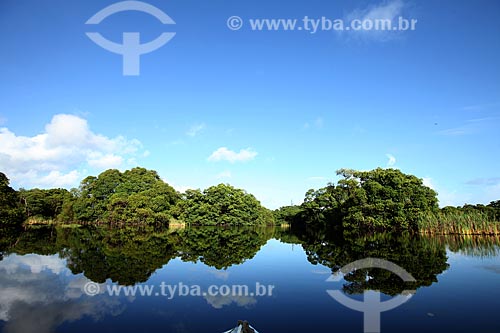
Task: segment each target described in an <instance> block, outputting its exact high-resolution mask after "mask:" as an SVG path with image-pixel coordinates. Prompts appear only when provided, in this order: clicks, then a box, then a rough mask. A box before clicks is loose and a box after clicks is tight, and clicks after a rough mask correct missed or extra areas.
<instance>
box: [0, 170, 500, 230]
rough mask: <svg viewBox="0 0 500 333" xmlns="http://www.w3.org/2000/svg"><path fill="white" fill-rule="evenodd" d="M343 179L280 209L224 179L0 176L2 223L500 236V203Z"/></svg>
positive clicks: (406, 179)
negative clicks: (192, 186)
mask: <svg viewBox="0 0 500 333" xmlns="http://www.w3.org/2000/svg"><path fill="white" fill-rule="evenodd" d="M337 175H339V176H341V179H340V180H339V181H338V182H337V183H336V184H335V183H329V184H327V186H325V187H323V188H320V189H318V190H314V189H311V190H309V191H307V193H306V194H305V199H304V202H303V203H302V204H301V205H297V206H286V207H282V208H280V209H278V210H276V211H274V212H272V211H270V210H268V209H266V208H265V207H263V206H262V205H261V204H260V202H259V201H258V200H257V199H256V198H255V197H254V196H253V195H251V194H249V193H247V192H245V191H244V190H242V189H237V188H234V187H232V186H230V185H225V184H220V185H217V186H212V187H209V188H207V189H205V190H203V191H201V190H187V191H186V192H185V193H179V192H177V191H176V190H175V189H174V188H172V187H171V186H170V185H168V184H167V183H165V182H164V181H163V180H162V179H161V178H160V177H159V175H158V173H157V172H156V171H153V170H147V169H144V168H134V169H131V170H127V171H125V172H120V171H118V170H114V169H112V170H107V171H104V172H103V173H101V174H100V175H99V176H97V177H94V176H89V177H87V178H85V179H84V180H83V181H82V182H81V184H80V186H79V188H78V189H72V190H71V191H67V190H65V189H50V190H41V189H31V190H24V189H20V190H19V191H15V190H14V189H12V188H11V187H9V181H8V179H7V177H6V176H5V175H4V174H3V173H0V225H1V224H4V225H5V224H14V225H16V224H20V223H22V222H23V221H26V222H27V223H37V222H42V223H46V222H56V223H84V224H111V225H123V224H126V225H130V224H138V225H169V224H171V223H185V224H187V225H228V226H242V225H272V224H281V223H287V224H295V225H310V226H311V225H312V226H317V227H321V228H323V227H326V228H329V229H334V230H337V231H343V232H376V231H386V230H396V231H411V232H426V233H441V234H442V233H457V234H460V233H465V234H475V233H482V234H499V233H500V224H499V223H498V222H496V221H498V220H499V219H500V201H495V202H492V203H490V204H489V205H465V206H463V207H445V208H443V209H439V207H438V199H437V193H436V192H435V191H434V190H432V189H431V188H429V187H427V186H425V185H424V184H423V181H422V179H420V178H418V177H415V176H413V175H408V174H404V173H402V172H401V171H400V170H397V169H382V168H377V169H374V170H371V171H356V170H350V169H341V170H339V171H337Z"/></svg>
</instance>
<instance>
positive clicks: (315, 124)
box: [304, 117, 325, 129]
mask: <svg viewBox="0 0 500 333" xmlns="http://www.w3.org/2000/svg"><path fill="white" fill-rule="evenodd" d="M324 124H325V121H324V120H323V118H322V117H317V118H316V119H315V120H314V121H312V122H306V123H304V129H309V128H311V127H314V128H317V129H320V128H323V125H324Z"/></svg>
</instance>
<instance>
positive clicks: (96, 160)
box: [87, 153, 134, 169]
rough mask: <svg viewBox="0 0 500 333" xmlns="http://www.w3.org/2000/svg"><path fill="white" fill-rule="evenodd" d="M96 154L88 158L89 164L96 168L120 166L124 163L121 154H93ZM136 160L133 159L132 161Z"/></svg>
mask: <svg viewBox="0 0 500 333" xmlns="http://www.w3.org/2000/svg"><path fill="white" fill-rule="evenodd" d="M92 155H94V156H93V157H92V158H89V159H88V161H87V162H88V164H89V166H90V167H92V168H96V169H113V168H118V167H120V165H122V163H123V158H122V157H121V156H118V155H115V154H106V155H103V154H101V153H97V154H92ZM133 161H134V160H133V159H132V160H131V162H133Z"/></svg>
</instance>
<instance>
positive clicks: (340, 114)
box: [0, 0, 500, 208]
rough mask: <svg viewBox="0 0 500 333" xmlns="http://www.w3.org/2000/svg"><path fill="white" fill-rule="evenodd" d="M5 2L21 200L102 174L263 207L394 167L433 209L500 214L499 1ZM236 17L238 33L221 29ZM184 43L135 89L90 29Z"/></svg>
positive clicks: (9, 151) (5, 165)
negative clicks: (314, 27)
mask: <svg viewBox="0 0 500 333" xmlns="http://www.w3.org/2000/svg"><path fill="white" fill-rule="evenodd" d="M116 2H117V1H103V0H100V1H88V0H85V1H83V0H71V1H70V0H44V1H38V0H0V41H1V52H0V75H1V78H2V79H1V80H0V128H2V129H1V130H0V171H2V172H4V173H6V174H7V175H8V177H9V178H10V179H11V183H12V185H13V186H14V187H15V188H18V187H25V188H31V187H34V186H37V187H49V188H50V187H58V186H63V187H67V188H70V187H74V186H77V185H78V183H79V181H80V180H81V179H83V178H84V177H85V176H86V175H89V174H94V175H95V174H98V173H99V172H101V171H102V170H104V169H107V168H109V167H116V168H119V169H121V170H124V169H128V168H131V167H134V166H137V165H139V166H143V167H146V168H150V169H154V170H157V171H158V172H159V174H160V175H161V176H162V177H163V178H164V179H165V180H166V181H167V182H169V183H170V184H171V185H173V186H174V187H176V188H177V189H179V190H183V189H185V188H206V187H208V186H210V185H214V184H218V183H221V182H223V183H230V184H232V185H234V186H237V187H241V188H244V189H246V190H247V191H248V192H250V193H253V194H254V195H255V196H256V197H257V198H258V199H259V200H261V202H262V203H263V204H264V205H266V206H267V207H269V208H276V207H279V206H281V205H286V204H290V202H293V203H300V202H301V200H302V199H303V197H304V193H305V192H306V191H307V190H308V189H309V188H319V187H322V186H324V185H325V184H326V183H327V182H329V181H335V180H337V178H336V176H335V171H336V170H337V169H339V168H354V169H363V170H365V169H373V168H376V167H389V166H391V167H395V168H399V169H401V170H402V171H403V172H406V173H411V174H415V175H417V176H419V177H421V178H424V179H425V182H426V184H429V185H430V186H432V187H433V188H434V189H436V190H437V191H438V193H439V198H440V201H441V205H449V204H453V205H461V204H464V203H466V202H467V203H488V202H489V201H492V200H497V199H500V173H499V169H498V165H499V164H500V163H499V162H500V158H499V154H498V148H499V143H500V140H499V139H500V134H499V130H498V129H499V127H500V61H499V60H498V59H500V40H499V39H498V36H499V35H500V21H499V20H498V13H499V12H500V3H499V2H498V1H495V0H480V1H450V0H445V1H439V2H436V1H432V2H431V1H412V2H410V1H401V0H396V1H348V0H345V1H289V2H287V3H286V5H284V3H283V2H281V1H269V0H266V1H264V0H256V1H218V0H213V1H191V0H148V1H146V2H147V3H149V4H151V5H154V6H156V7H157V8H159V9H161V10H162V11H163V12H165V13H167V14H168V15H169V16H170V17H171V18H172V19H173V20H174V21H175V22H176V24H175V25H166V26H165V25H162V24H161V23H160V22H159V21H158V20H157V19H156V18H154V17H152V16H150V15H148V14H145V13H141V12H137V11H127V12H122V13H116V14H114V15H112V16H109V17H108V18H106V19H105V20H104V21H102V23H101V24H99V25H96V26H89V25H86V24H85V22H86V21H87V20H88V19H89V18H90V17H92V16H93V15H94V14H95V13H97V12H98V11H99V10H101V9H103V8H104V7H106V6H108V5H111V4H113V3H116ZM233 15H237V16H240V17H241V18H242V19H243V27H242V28H241V29H240V30H238V31H233V30H230V29H228V27H227V25H226V21H227V19H228V18H229V17H230V16H233ZM373 15H381V18H386V17H389V18H391V19H392V18H394V17H397V16H403V17H405V18H413V19H417V20H418V23H417V25H416V30H415V31H404V32H392V31H391V32H374V31H364V32H353V31H350V32H333V31H318V32H316V33H314V34H312V33H310V32H309V31H304V30H302V31H252V29H251V28H250V25H249V21H248V20H249V19H255V18H270V19H272V18H286V19H288V18H290V19H298V20H300V19H302V18H303V17H304V16H308V17H311V18H321V17H323V16H324V17H327V18H331V19H342V18H344V19H347V18H360V19H362V18H366V17H373ZM165 31H167V32H175V33H176V35H175V37H174V38H173V39H172V40H171V41H170V42H168V43H167V44H166V45H164V46H163V47H161V48H159V49H158V50H156V51H154V52H151V53H149V54H145V55H142V56H141V65H140V75H139V76H124V75H122V58H121V56H120V55H117V54H113V53H110V52H108V51H106V50H104V49H103V48H101V47H99V46H98V45H96V44H95V43H93V42H92V41H91V40H90V39H89V38H88V37H87V36H86V34H85V33H86V32H99V33H101V34H102V35H103V36H104V37H106V38H107V39H109V40H112V41H115V42H121V39H122V32H140V34H141V41H143V42H144V41H150V40H153V39H155V38H156V37H157V36H159V35H160V34H161V33H162V32H165Z"/></svg>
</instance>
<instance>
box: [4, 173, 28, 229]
mask: <svg viewBox="0 0 500 333" xmlns="http://www.w3.org/2000/svg"><path fill="white" fill-rule="evenodd" d="M23 218H24V216H23V210H22V208H21V205H20V201H19V195H18V193H17V192H16V191H15V190H14V189H13V188H12V187H10V186H9V179H8V178H7V176H6V175H5V174H4V173H2V172H0V226H2V225H15V224H18V223H19V222H20V221H22V220H23Z"/></svg>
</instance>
